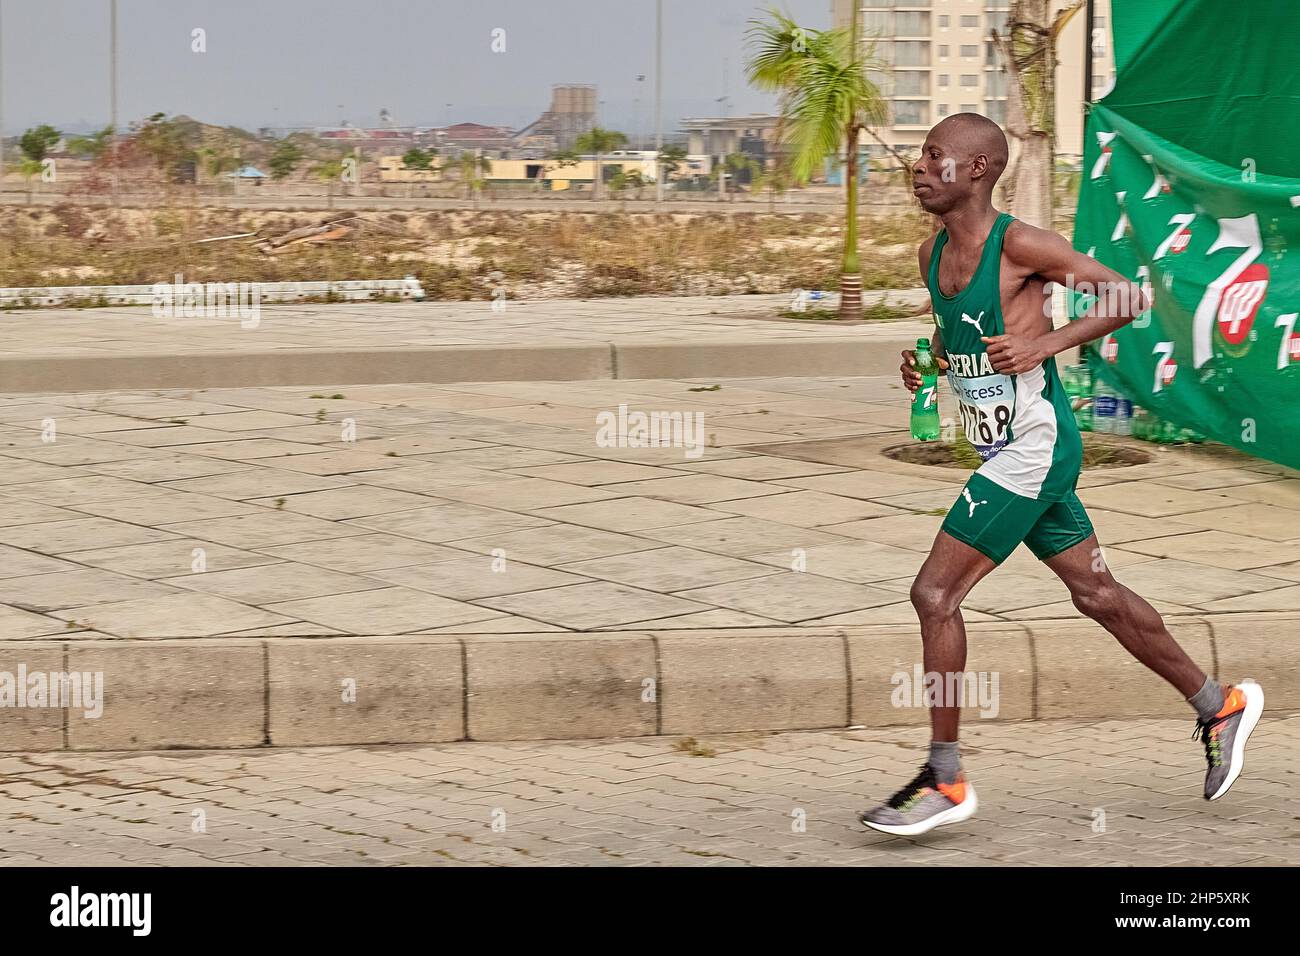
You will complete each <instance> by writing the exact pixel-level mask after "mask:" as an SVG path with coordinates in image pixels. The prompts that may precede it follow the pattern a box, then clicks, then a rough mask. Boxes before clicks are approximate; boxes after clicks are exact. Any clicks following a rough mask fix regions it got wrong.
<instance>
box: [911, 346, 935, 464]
mask: <svg viewBox="0 0 1300 956" xmlns="http://www.w3.org/2000/svg"><path fill="white" fill-rule="evenodd" d="M916 373H917V374H918V375H920V376H921V387H920V388H918V389H917V390H916V394H915V395H913V396H912V437H913V438H915V439H916V440H917V441H934V440H935V439H937V438H938V437H939V363H938V362H936V361H935V360H934V354H933V353H932V352H931V351H930V340H929V339H917V340H916Z"/></svg>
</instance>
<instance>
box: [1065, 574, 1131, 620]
mask: <svg viewBox="0 0 1300 956" xmlns="http://www.w3.org/2000/svg"><path fill="white" fill-rule="evenodd" d="M1093 577H1095V578H1096V580H1095V581H1094V580H1090V581H1087V582H1085V583H1083V584H1081V585H1076V586H1075V587H1073V588H1071V589H1070V600H1071V601H1073V602H1074V606H1075V607H1076V608H1078V609H1079V611H1080V612H1082V613H1083V614H1085V615H1087V616H1088V617H1091V618H1098V617H1105V616H1106V615H1107V614H1108V613H1110V612H1112V611H1114V610H1116V609H1117V608H1118V607H1119V605H1120V590H1119V583H1118V582H1117V581H1116V580H1115V579H1114V578H1113V577H1111V576H1110V575H1109V574H1104V575H1102V574H1098V575H1093Z"/></svg>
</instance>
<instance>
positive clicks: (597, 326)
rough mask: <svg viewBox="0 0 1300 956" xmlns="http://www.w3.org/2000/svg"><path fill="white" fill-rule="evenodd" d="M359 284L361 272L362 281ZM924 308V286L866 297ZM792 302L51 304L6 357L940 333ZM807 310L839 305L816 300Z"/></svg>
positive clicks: (31, 316) (17, 328)
mask: <svg viewBox="0 0 1300 956" xmlns="http://www.w3.org/2000/svg"><path fill="white" fill-rule="evenodd" d="M359 278H360V277H359ZM882 300H887V301H888V302H889V304H890V305H893V306H897V307H900V308H904V307H905V308H908V309H915V310H918V311H923V310H924V308H925V306H926V304H927V302H928V301H929V300H928V297H927V294H926V291H925V290H924V289H895V290H888V291H884V292H872V291H867V292H864V293H863V302H864V304H865V305H867V306H871V305H873V304H875V303H877V302H880V301H882ZM791 302H792V298H791V296H790V295H732V296H710V295H701V296H643V297H638V298H606V299H582V300H574V299H526V300H519V301H509V300H508V301H507V302H506V308H505V309H503V310H502V311H499V312H498V311H494V310H493V309H492V303H491V302H489V301H486V300H483V301H474V302H433V301H430V302H401V303H380V302H376V303H351V304H349V303H335V304H328V305H323V304H304V305H284V304H277V305H263V306H261V307H260V311H259V314H258V317H257V319H256V321H255V322H254V321H253V320H252V319H248V320H243V321H244V324H246V325H248V326H250V327H248V328H244V327H241V319H240V318H238V317H237V316H235V315H232V316H231V317H230V318H155V317H154V315H153V314H152V311H151V310H150V309H149V308H146V307H126V306H122V307H114V308H103V309H54V308H51V309H41V310H39V311H15V312H9V313H5V314H3V316H0V353H3V354H4V355H6V356H9V357H36V356H41V357H70V356H78V355H99V356H104V357H107V356H121V355H153V354H160V353H167V354H193V353H200V354H201V353H204V352H216V351H238V352H266V351H280V350H290V351H304V352H305V351H308V350H311V349H332V350H363V349H366V350H375V349H394V348H429V347H434V346H453V345H460V346H472V345H477V346H495V345H500V346H514V347H518V346H525V345H526V346H536V345H592V344H600V343H605V342H609V341H618V342H621V343H624V344H632V343H637V342H672V343H679V344H680V343H682V342H690V341H694V340H698V341H707V342H710V343H716V342H741V341H744V342H765V341H776V340H779V339H806V338H814V339H815V338H827V337H833V338H839V337H844V338H848V339H854V340H868V341H870V340H874V339H878V338H879V339H891V340H892V339H906V338H908V337H909V336H910V337H911V338H913V339H915V338H916V336H918V335H927V334H929V332H930V330H931V329H932V328H933V325H932V323H931V322H930V321H929V317H928V316H925V321H924V322H922V321H912V320H900V321H894V322H864V323H860V324H855V325H841V324H839V323H826V322H819V321H808V320H791V319H781V318H779V317H778V316H777V313H778V312H780V311H782V310H785V309H789V308H790V306H791ZM807 307H808V309H809V310H812V309H827V308H830V306H828V305H827V304H826V303H825V302H809V303H808V304H807Z"/></svg>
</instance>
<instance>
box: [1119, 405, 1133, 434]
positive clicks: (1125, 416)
mask: <svg viewBox="0 0 1300 956" xmlns="http://www.w3.org/2000/svg"><path fill="white" fill-rule="evenodd" d="M1132 430H1133V401H1132V399H1128V398H1116V399H1115V434H1116V435H1128V434H1131V433H1132Z"/></svg>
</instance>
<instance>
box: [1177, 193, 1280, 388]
mask: <svg viewBox="0 0 1300 956" xmlns="http://www.w3.org/2000/svg"><path fill="white" fill-rule="evenodd" d="M1218 225H1219V237H1218V238H1217V239H1215V240H1214V242H1213V243H1212V244H1211V245H1210V248H1209V249H1207V250H1206V253H1205V254H1206V255H1207V256H1212V255H1214V254H1215V253H1216V252H1219V251H1220V250H1240V252H1239V253H1238V255H1237V256H1236V257H1235V258H1234V259H1233V260H1232V262H1230V263H1229V264H1228V266H1227V268H1225V269H1224V270H1223V272H1222V273H1220V274H1219V275H1218V276H1217V277H1216V278H1215V279H1214V280H1213V281H1212V282H1210V284H1209V285H1207V286H1206V287H1205V294H1204V295H1203V296H1201V301H1200V302H1199V303H1198V304H1197V306H1196V315H1194V316H1193V317H1192V367H1193V368H1200V367H1201V366H1202V365H1204V364H1205V363H1206V362H1208V361H1209V360H1210V358H1211V356H1212V355H1213V351H1214V350H1213V348H1212V347H1211V344H1210V340H1211V335H1212V332H1213V330H1214V329H1215V328H1216V327H1217V328H1218V329H1219V333H1220V335H1221V336H1222V337H1223V339H1224V341H1225V342H1227V343H1228V344H1229V346H1230V347H1231V346H1234V345H1239V344H1242V343H1243V342H1244V341H1245V339H1246V336H1247V335H1248V334H1249V332H1250V326H1251V323H1252V322H1254V321H1255V313H1256V311H1258V309H1259V304H1260V302H1262V301H1263V300H1264V293H1265V292H1267V291H1268V266H1266V265H1264V264H1262V263H1257V262H1255V260H1256V259H1258V258H1259V255H1260V253H1261V252H1263V251H1264V244H1263V242H1262V241H1261V239H1260V235H1259V220H1258V219H1257V218H1256V217H1255V214H1254V213H1251V214H1250V215H1247V216H1241V217H1239V218H1237V219H1220V220H1218ZM1229 292H1231V293H1232V294H1231V295H1229ZM1216 319H1217V320H1218V321H1217V322H1216V321H1215V320H1216ZM1244 351H1245V349H1244V348H1243V349H1242V352H1244Z"/></svg>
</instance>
